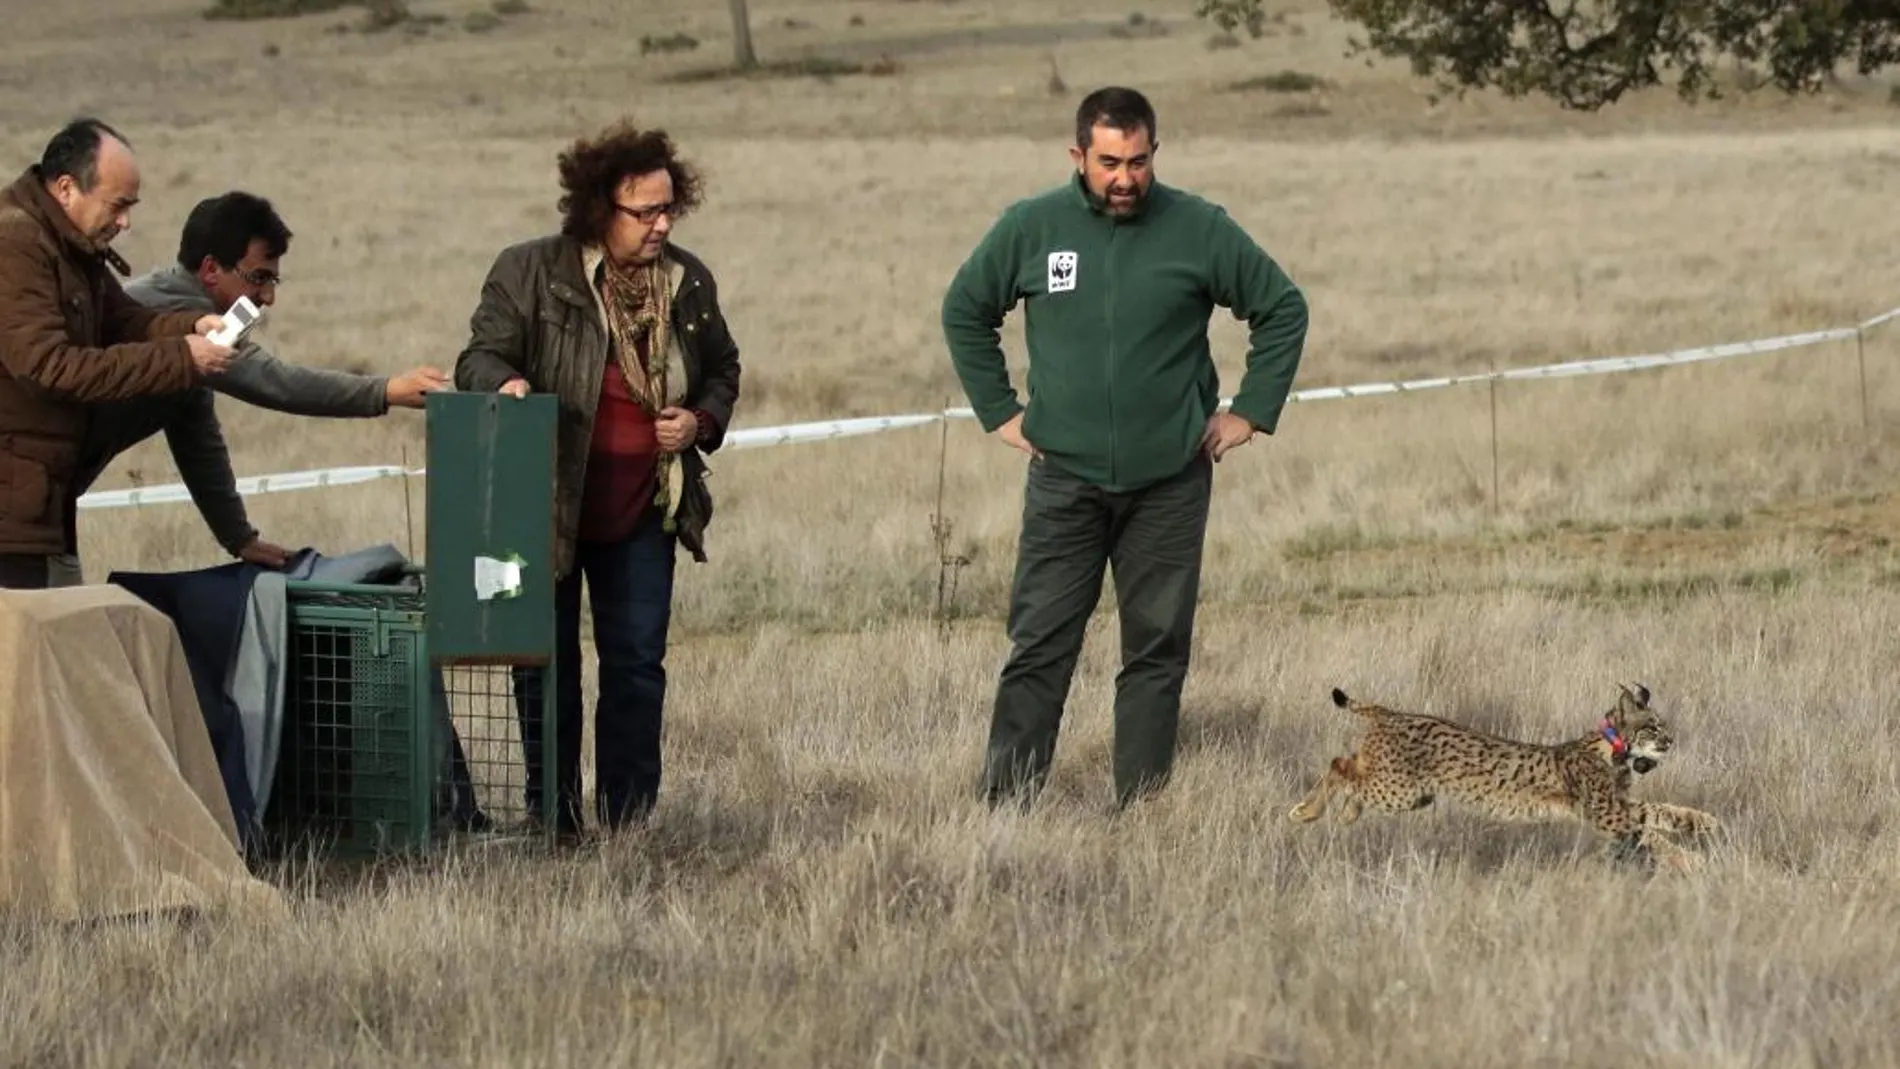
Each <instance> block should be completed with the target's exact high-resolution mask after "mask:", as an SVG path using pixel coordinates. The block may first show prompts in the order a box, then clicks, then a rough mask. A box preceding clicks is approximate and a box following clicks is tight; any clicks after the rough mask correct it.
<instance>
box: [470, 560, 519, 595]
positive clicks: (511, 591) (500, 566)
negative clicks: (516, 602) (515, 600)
mask: <svg viewBox="0 0 1900 1069" xmlns="http://www.w3.org/2000/svg"><path fill="white" fill-rule="evenodd" d="M526 564H527V562H526V561H524V560H522V559H521V558H520V556H518V555H516V554H513V553H510V554H509V555H508V556H506V557H503V558H499V559H498V558H495V557H476V558H475V600H476V601H492V600H494V599H496V598H512V597H515V596H517V595H519V594H520V593H521V569H522V567H523V566H525V565H526Z"/></svg>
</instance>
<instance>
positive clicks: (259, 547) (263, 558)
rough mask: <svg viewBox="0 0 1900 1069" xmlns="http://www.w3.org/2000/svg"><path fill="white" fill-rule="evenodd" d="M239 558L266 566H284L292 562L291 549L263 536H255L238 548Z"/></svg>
mask: <svg viewBox="0 0 1900 1069" xmlns="http://www.w3.org/2000/svg"><path fill="white" fill-rule="evenodd" d="M238 559H240V560H243V561H248V562H249V563H251V564H256V565H259V566H261V567H265V568H282V567H283V566H284V565H286V564H289V563H290V551H289V550H287V549H285V548H284V547H282V546H279V545H273V544H272V543H269V542H266V541H264V540H263V539H262V538H253V539H251V540H250V541H249V542H246V543H245V544H244V548H243V549H240V550H238Z"/></svg>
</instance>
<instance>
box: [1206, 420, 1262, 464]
mask: <svg viewBox="0 0 1900 1069" xmlns="http://www.w3.org/2000/svg"><path fill="white" fill-rule="evenodd" d="M1256 433H1258V432H1257V431H1256V430H1255V429H1254V425H1253V424H1252V423H1250V422H1248V420H1247V419H1246V417H1244V416H1236V415H1234V414H1233V413H1232V412H1216V413H1214V416H1213V418H1212V419H1209V420H1208V421H1207V431H1206V432H1205V433H1203V434H1202V435H1201V449H1202V450H1204V451H1205V452H1206V453H1207V455H1208V457H1209V458H1210V459H1212V460H1213V461H1214V463H1216V464H1218V463H1220V458H1221V457H1222V456H1223V455H1224V454H1225V453H1226V452H1227V451H1228V450H1230V449H1237V448H1239V447H1240V446H1243V445H1246V444H1247V443H1248V442H1251V441H1253V436H1254V435H1255V434H1256Z"/></svg>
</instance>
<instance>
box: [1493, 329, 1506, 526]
mask: <svg viewBox="0 0 1900 1069" xmlns="http://www.w3.org/2000/svg"><path fill="white" fill-rule="evenodd" d="M1497 371H1498V368H1497V360H1496V358H1495V357H1494V358H1493V359H1492V361H1491V384H1490V385H1491V518H1492V519H1493V520H1496V519H1497V518H1498V517H1499V516H1500V515H1501V514H1502V513H1503V511H1504V503H1503V502H1502V501H1500V500H1499V499H1498V375H1497Z"/></svg>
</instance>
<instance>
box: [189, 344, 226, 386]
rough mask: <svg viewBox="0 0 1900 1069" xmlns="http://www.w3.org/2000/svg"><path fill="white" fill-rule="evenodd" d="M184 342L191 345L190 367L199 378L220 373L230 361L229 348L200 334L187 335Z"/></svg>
mask: <svg viewBox="0 0 1900 1069" xmlns="http://www.w3.org/2000/svg"><path fill="white" fill-rule="evenodd" d="M185 344H186V345H188V346H190V347H191V368H192V370H193V371H196V372H197V373H198V377H199V378H210V377H211V376H213V375H222V374H223V373H224V369H225V368H226V367H227V366H229V365H230V363H231V350H230V349H227V348H225V347H224V346H222V345H219V344H217V343H216V342H214V341H212V340H211V339H209V338H207V337H205V336H204V335H202V334H193V335H190V336H188V337H187V338H185Z"/></svg>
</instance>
